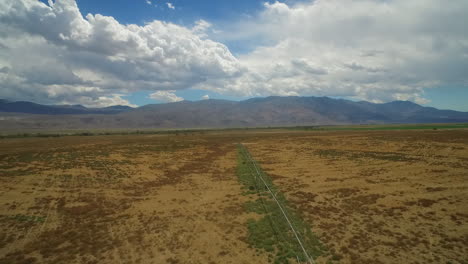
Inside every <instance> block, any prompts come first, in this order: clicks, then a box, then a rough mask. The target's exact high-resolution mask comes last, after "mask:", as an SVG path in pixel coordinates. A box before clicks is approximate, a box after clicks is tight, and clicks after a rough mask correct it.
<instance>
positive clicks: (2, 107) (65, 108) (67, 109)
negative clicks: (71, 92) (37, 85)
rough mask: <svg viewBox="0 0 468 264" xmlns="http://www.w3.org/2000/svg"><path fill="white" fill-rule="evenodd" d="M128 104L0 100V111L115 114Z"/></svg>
mask: <svg viewBox="0 0 468 264" xmlns="http://www.w3.org/2000/svg"><path fill="white" fill-rule="evenodd" d="M131 109H132V108H131V107H129V106H122V105H117V106H110V107H104V108H86V107H84V106H82V105H41V104H36V103H31V102H23V101H18V102H10V101H7V100H0V112H11V113H26V114H43V115H73V114H75V115H76V114H116V113H120V112H123V111H128V110H131Z"/></svg>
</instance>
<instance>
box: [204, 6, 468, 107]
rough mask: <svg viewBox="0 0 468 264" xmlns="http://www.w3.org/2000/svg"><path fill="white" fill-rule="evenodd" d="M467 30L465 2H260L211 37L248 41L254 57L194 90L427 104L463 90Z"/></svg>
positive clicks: (467, 71) (467, 75) (467, 59)
mask: <svg viewBox="0 0 468 264" xmlns="http://www.w3.org/2000/svg"><path fill="white" fill-rule="evenodd" d="M467 24H468V1H465V0H453V1H449V2H447V1H439V0H411V1H406V0H392V1H375V0H360V1H351V0H316V1H308V2H303V3H301V4H297V5H287V4H286V3H280V2H275V3H266V4H265V6H264V10H263V11H262V12H261V13H260V14H258V15H257V16H254V17H253V18H251V19H244V20H243V21H238V22H237V23H235V25H234V26H230V27H229V25H228V26H227V27H226V28H225V30H224V31H223V32H224V33H221V34H218V35H217V36H216V37H217V39H222V40H223V41H228V42H235V43H250V45H251V46H252V47H251V48H252V51H251V52H248V53H246V54H243V55H241V56H239V61H241V63H242V65H243V66H244V67H245V68H247V69H248V70H247V71H245V74H243V75H242V76H240V77H239V78H234V79H232V78H231V79H224V80H213V81H211V82H208V83H200V84H199V87H200V88H204V89H211V90H215V91H217V92H224V93H231V94H235V95H250V96H259V95H261V96H265V95H272V94H276V95H325V96H327V95H328V96H344V97H348V98H355V99H364V100H369V101H374V102H382V101H391V100H400V99H404V100H413V101H416V102H419V103H425V102H427V100H426V99H425V98H424V89H425V88H430V87H443V86H459V87H464V89H467V86H468V33H467V31H466V25H467ZM251 43H253V44H251Z"/></svg>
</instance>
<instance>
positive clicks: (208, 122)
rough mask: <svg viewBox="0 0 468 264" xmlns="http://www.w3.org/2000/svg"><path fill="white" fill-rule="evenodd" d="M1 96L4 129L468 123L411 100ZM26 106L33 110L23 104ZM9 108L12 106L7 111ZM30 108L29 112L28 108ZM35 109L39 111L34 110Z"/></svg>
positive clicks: (467, 118) (463, 116)
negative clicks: (121, 102) (101, 102)
mask: <svg viewBox="0 0 468 264" xmlns="http://www.w3.org/2000/svg"><path fill="white" fill-rule="evenodd" d="M15 103H17V102H11V101H5V100H0V128H2V129H4V130H10V129H93V128H99V129H106V128H119V129H125V128H208V127H209V128H220V127H258V126H301V125H342V124H392V123H456V122H458V123H460V122H468V112H459V111H454V110H439V109H436V108H433V107H424V106H421V105H418V104H416V103H413V102H409V101H393V102H388V103H381V104H377V103H371V102H366V101H360V102H355V101H350V100H346V99H334V98H329V97H313V96H311V97H298V96H288V97H280V96H270V97H257V98H251V99H247V100H244V101H229V100H220V99H208V100H201V101H188V100H186V101H181V102H174V103H165V104H149V105H144V106H140V107H137V108H131V107H128V106H110V107H105V108H86V107H84V106H78V105H75V106H68V105H67V106H63V105H62V106H54V105H52V106H47V105H40V104H35V103H31V102H19V103H17V104H16V105H15ZM11 105H13V106H15V107H16V108H15V107H10V108H7V107H6V106H11ZM21 106H26V107H30V108H29V110H28V109H19V110H22V112H14V111H15V110H16V111H17V110H18V108H19V107H21ZM4 109H7V111H4ZM27 111H30V112H29V113H28V112H27ZM34 111H35V112H34Z"/></svg>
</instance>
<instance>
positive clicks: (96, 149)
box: [0, 130, 468, 263]
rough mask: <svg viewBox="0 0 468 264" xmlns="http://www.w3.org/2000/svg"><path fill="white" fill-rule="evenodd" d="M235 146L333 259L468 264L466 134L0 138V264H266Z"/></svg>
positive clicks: (281, 133) (271, 133)
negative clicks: (253, 238)
mask: <svg viewBox="0 0 468 264" xmlns="http://www.w3.org/2000/svg"><path fill="white" fill-rule="evenodd" d="M238 142H243V143H246V146H248V148H249V150H250V151H251V153H252V155H253V156H254V158H255V159H256V160H257V161H259V163H260V165H261V166H262V168H263V169H264V171H265V172H267V173H268V174H269V176H270V177H271V179H272V180H273V182H274V184H275V185H276V186H277V187H278V188H279V189H280V190H281V192H282V193H284V194H285V196H286V198H287V199H288V200H289V201H290V205H291V206H292V207H294V209H295V210H296V211H297V212H300V213H301V215H302V216H303V217H304V219H305V220H306V221H307V222H308V224H309V225H310V226H311V227H312V231H313V232H314V233H315V234H317V235H318V237H319V239H320V240H321V241H322V242H324V243H325V244H326V246H327V248H328V249H330V251H331V253H332V255H333V256H334V257H335V259H334V261H338V260H339V261H340V263H449V262H450V263H467V259H466V256H468V251H467V247H466V245H467V244H468V227H467V225H466V223H467V222H468V214H467V212H468V207H467V204H468V178H467V175H468V173H467V172H468V158H467V157H468V131H466V130H453V131H450V130H446V131H441V130H439V131H372V132H370V131H369V132H366V131H336V132H331V131H281V130H274V131H265V130H264V131H223V132H216V131H214V132H203V133H187V134H180V135H171V134H167V135H113V136H69V137H57V138H10V139H2V140H0V180H1V181H2V185H1V186H0V229H1V232H0V245H2V246H1V247H0V263H267V262H268V255H267V254H265V253H264V252H261V251H256V250H255V249H253V248H250V247H249V245H248V243H247V241H248V239H247V237H248V231H247V230H248V227H247V219H249V218H252V217H253V218H255V214H254V213H252V212H247V211H246V210H245V207H244V204H245V203H246V202H247V201H248V200H249V198H248V197H247V196H245V195H242V194H243V193H244V192H245V190H243V189H242V186H241V184H240V183H239V182H238V180H237V176H236V172H235V168H236V165H237V164H236V162H237V161H236V158H237V156H236V155H237V154H236V151H237V150H236V145H235V143H238ZM323 262H324V261H323V260H321V259H320V258H319V259H318V263H323Z"/></svg>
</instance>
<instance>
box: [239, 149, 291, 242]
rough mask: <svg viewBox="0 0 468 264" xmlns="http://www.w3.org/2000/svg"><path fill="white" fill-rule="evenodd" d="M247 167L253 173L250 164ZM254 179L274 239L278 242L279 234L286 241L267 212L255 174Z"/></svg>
mask: <svg viewBox="0 0 468 264" xmlns="http://www.w3.org/2000/svg"><path fill="white" fill-rule="evenodd" d="M244 156H246V155H245V154H244ZM248 167H249V171H250V174H254V172H253V170H252V167H251V166H248ZM254 180H255V189H256V190H257V194H258V196H259V197H260V201H261V203H262V207H263V210H264V211H265V213H266V215H267V217H268V222H269V223H270V226H271V229H272V230H273V233H274V235H275V238H276V241H278V242H279V241H280V238H279V236H281V239H282V240H284V241H287V239H286V238H285V237H284V235H283V233H281V229H280V228H276V225H275V221H273V219H272V216H271V215H270V214H269V213H268V210H267V207H266V205H265V200H264V198H263V195H262V193H261V192H260V187H259V186H258V181H257V175H255V179H254Z"/></svg>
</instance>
